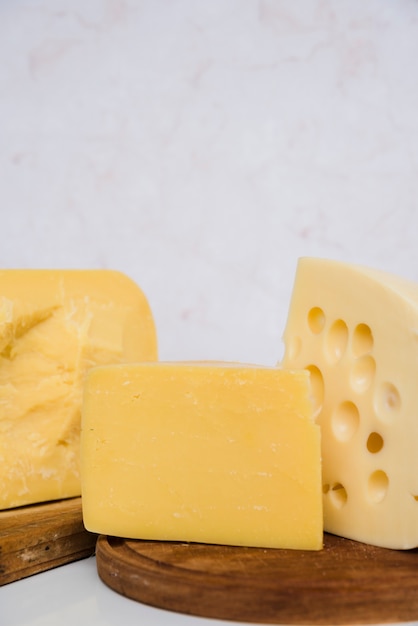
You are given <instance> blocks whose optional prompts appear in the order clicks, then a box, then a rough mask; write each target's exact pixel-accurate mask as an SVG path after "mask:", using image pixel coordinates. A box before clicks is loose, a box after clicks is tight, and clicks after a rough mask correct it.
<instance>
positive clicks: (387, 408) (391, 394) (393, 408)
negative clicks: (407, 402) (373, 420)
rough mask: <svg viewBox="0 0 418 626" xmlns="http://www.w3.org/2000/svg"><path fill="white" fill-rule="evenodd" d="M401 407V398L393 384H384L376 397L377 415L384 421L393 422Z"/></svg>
mask: <svg viewBox="0 0 418 626" xmlns="http://www.w3.org/2000/svg"><path fill="white" fill-rule="evenodd" d="M400 407H401V396H400V394H399V391H398V390H397V388H396V387H395V385H393V384H392V383H384V384H383V385H382V387H381V388H380V389H379V392H378V394H377V397H376V413H377V415H378V416H379V417H380V418H381V419H383V420H389V421H390V420H391V419H393V417H394V415H395V414H396V413H397V412H398V411H399V409H400Z"/></svg>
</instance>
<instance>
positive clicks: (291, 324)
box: [282, 258, 418, 549]
mask: <svg viewBox="0 0 418 626" xmlns="http://www.w3.org/2000/svg"><path fill="white" fill-rule="evenodd" d="M284 344H285V351H284V358H283V361H282V365H283V367H288V368H296V367H297V368H306V369H307V370H308V371H309V372H310V373H311V378H312V387H313V394H314V402H315V411H316V415H317V420H318V423H319V424H320V426H321V433H322V461H323V505H324V529H325V530H327V531H328V532H330V533H334V534H337V535H340V536H342V537H346V538H350V539H355V540H358V541H362V542H365V543H369V544H373V545H377V546H381V547H387V548H396V549H407V548H413V547H416V546H418V455H417V450H418V385H417V382H418V285H416V284H414V283H410V282H408V281H406V280H404V279H401V278H398V277H396V276H393V275H389V274H386V273H383V272H379V271H377V270H372V269H369V268H364V267H358V266H356V265H351V264H346V263H343V262H338V261H330V260H325V259H315V258H302V259H300V261H299V264H298V268H297V272H296V278H295V284H294V288H293V294H292V298H291V303H290V308H289V315H288V320H287V324H286V328H285V332H284Z"/></svg>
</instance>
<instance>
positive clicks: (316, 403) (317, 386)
mask: <svg viewBox="0 0 418 626" xmlns="http://www.w3.org/2000/svg"><path fill="white" fill-rule="evenodd" d="M306 369H307V370H308V372H310V375H311V394H312V402H313V408H314V415H315V416H316V415H318V413H319V412H320V411H321V409H322V404H323V402H324V379H323V378H322V374H321V371H320V370H319V369H318V368H317V367H316V365H309V366H308V367H307V368H306Z"/></svg>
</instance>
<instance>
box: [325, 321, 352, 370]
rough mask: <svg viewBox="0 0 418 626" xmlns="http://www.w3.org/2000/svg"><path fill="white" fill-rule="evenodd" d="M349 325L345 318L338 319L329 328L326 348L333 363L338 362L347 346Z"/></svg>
mask: <svg viewBox="0 0 418 626" xmlns="http://www.w3.org/2000/svg"><path fill="white" fill-rule="evenodd" d="M347 343H348V327H347V324H346V323H345V322H344V321H343V320H336V321H335V322H334V323H333V325H332V326H331V328H330V329H329V332H328V335H327V340H326V344H325V348H326V351H327V355H328V358H329V359H330V361H332V362H333V363H337V362H338V361H339V360H340V359H341V357H342V356H343V355H344V352H345V350H346V348H347Z"/></svg>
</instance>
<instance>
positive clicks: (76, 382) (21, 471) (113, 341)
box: [0, 270, 157, 509]
mask: <svg viewBox="0 0 418 626" xmlns="http://www.w3.org/2000/svg"><path fill="white" fill-rule="evenodd" d="M156 357H157V341H156V332H155V326H154V322H153V318H152V313H151V310H150V307H149V305H148V302H147V300H146V298H145V296H144V294H143V293H142V291H141V290H140V289H139V288H138V286H137V285H136V284H135V283H133V282H132V281H131V280H130V279H129V278H128V277H127V276H125V275H124V274H121V273H120V272H116V271H111V270H3V271H0V468H1V470H0V509H6V508H12V507H16V506H21V505H25V504H30V503H34V502H42V501H46V500H55V499H60V498H66V497H72V496H77V495H80V491H81V487H80V467H79V465H80V458H79V456H80V454H79V453H80V451H79V446H80V419H81V398H82V386H83V382H84V376H85V373H86V371H87V370H88V369H89V368H90V367H92V366H93V365H98V364H105V363H114V362H127V361H133V360H137V359H138V360H141V361H143V360H148V359H150V360H153V359H156Z"/></svg>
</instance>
